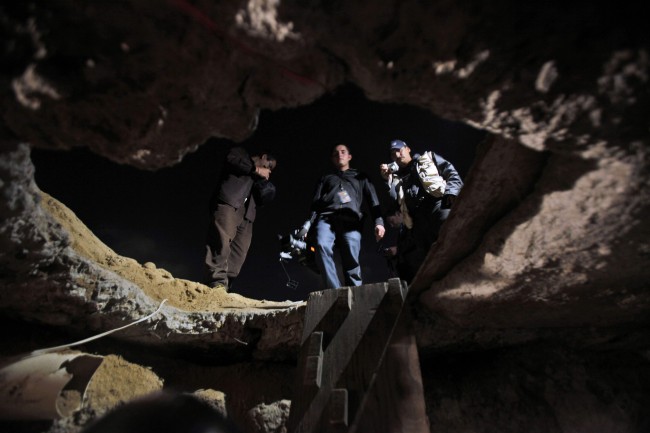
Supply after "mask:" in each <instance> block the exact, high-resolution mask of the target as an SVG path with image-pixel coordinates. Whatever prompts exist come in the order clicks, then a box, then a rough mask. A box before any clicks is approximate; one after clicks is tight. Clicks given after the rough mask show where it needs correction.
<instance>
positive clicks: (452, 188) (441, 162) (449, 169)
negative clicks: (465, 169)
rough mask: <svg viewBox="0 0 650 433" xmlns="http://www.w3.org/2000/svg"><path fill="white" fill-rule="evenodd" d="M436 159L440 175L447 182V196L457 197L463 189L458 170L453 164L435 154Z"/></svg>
mask: <svg viewBox="0 0 650 433" xmlns="http://www.w3.org/2000/svg"><path fill="white" fill-rule="evenodd" d="M434 155H435V158H436V165H437V166H438V170H439V171H440V175H441V176H442V178H443V179H444V180H445V181H446V182H447V189H446V191H445V195H455V196H457V195H458V194H460V190H461V188H462V187H463V181H462V180H461V178H460V175H459V174H458V172H457V171H456V168H455V167H454V166H453V164H452V163H451V162H449V161H447V160H446V159H444V158H442V157H441V156H440V155H438V154H434Z"/></svg>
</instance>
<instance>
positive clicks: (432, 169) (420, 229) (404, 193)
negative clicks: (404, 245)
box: [379, 140, 463, 269]
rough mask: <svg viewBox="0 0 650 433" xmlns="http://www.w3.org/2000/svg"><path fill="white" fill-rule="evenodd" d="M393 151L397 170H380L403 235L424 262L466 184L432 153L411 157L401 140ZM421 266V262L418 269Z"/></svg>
mask: <svg viewBox="0 0 650 433" xmlns="http://www.w3.org/2000/svg"><path fill="white" fill-rule="evenodd" d="M390 152H391V154H390V156H391V159H392V160H393V162H394V163H395V164H396V167H394V168H392V169H391V167H390V166H389V165H387V164H382V165H381V166H380V167H379V171H380V174H381V176H382V177H383V178H384V179H385V180H386V181H387V186H388V192H389V194H390V196H391V198H392V199H394V200H395V202H396V204H397V206H398V209H399V211H400V213H401V217H402V223H403V224H404V226H405V228H406V230H408V232H405V233H404V235H405V236H409V237H410V238H411V239H412V240H413V241H414V242H415V245H413V246H414V247H416V248H417V249H419V250H420V254H418V256H419V257H421V258H422V259H424V257H425V256H426V253H427V252H428V251H429V248H430V247H431V245H432V244H433V243H434V242H435V241H436V240H437V239H438V232H439V231H440V227H441V226H442V223H444V222H445V220H446V219H447V217H448V216H449V212H450V209H451V206H452V204H453V202H454V200H455V198H456V197H457V196H458V194H459V193H460V190H461V188H462V187H463V181H462V180H461V178H460V175H459V174H458V172H457V171H456V169H455V168H454V166H453V165H452V164H451V163H450V162H449V161H447V160H445V159H444V158H442V157H441V156H440V155H437V154H435V153H433V152H426V153H424V154H423V155H418V154H413V155H411V149H410V148H409V147H408V146H407V144H406V143H405V142H403V141H402V140H393V141H392V142H391V144H390ZM425 161H426V162H425ZM397 254H398V255H399V254H400V251H399V248H398V251H397ZM420 265H421V260H420V263H417V264H416V268H415V269H417V268H418V267H419V266H420Z"/></svg>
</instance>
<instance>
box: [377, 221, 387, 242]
mask: <svg viewBox="0 0 650 433" xmlns="http://www.w3.org/2000/svg"><path fill="white" fill-rule="evenodd" d="M385 233H386V229H385V228H384V226H382V225H379V224H377V225H376V226H375V239H377V241H380V240H381V239H382V238H383V237H384V234H385Z"/></svg>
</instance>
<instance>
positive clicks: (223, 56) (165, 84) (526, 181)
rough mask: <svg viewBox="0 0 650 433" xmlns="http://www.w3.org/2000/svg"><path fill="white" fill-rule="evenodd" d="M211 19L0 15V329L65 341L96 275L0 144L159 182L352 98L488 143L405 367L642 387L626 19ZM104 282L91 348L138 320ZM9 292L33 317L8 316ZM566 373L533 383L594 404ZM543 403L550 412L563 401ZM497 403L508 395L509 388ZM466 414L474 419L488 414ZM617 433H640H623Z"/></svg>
mask: <svg viewBox="0 0 650 433" xmlns="http://www.w3.org/2000/svg"><path fill="white" fill-rule="evenodd" d="M222 3H223V2H221V3H218V4H217V3H214V2H208V1H196V2H192V3H190V2H187V1H185V0H174V1H170V2H153V1H149V2H136V1H132V2H119V3H115V2H92V3H91V4H83V5H80V4H79V2H71V1H59V2H42V3H39V4H34V3H31V4H28V3H25V4H22V3H20V2H17V4H16V5H12V6H3V7H2V9H0V23H1V24H0V25H1V26H2V29H3V33H4V35H5V38H4V39H5V40H6V41H7V42H6V43H4V45H3V46H2V50H3V51H2V56H3V68H2V72H0V79H1V83H2V86H3V89H4V91H3V98H2V116H3V126H2V129H1V130H0V133H1V134H2V135H1V137H2V140H3V142H2V149H3V153H2V158H1V162H0V172H1V173H2V177H1V180H2V183H1V184H0V190H1V191H2V201H1V202H0V214H1V215H2V223H0V245H2V251H1V252H0V266H1V272H2V276H3V279H4V281H6V282H3V290H4V288H7V290H5V293H3V294H2V295H0V302H1V304H2V311H3V312H4V314H7V315H10V316H11V317H19V318H24V319H29V320H37V321H40V322H41V323H46V324H52V325H54V324H62V325H66V326H67V325H70V324H71V322H74V320H75V319H74V317H76V315H78V314H80V312H82V311H84V309H90V310H91V311H87V312H94V311H95V310H94V309H93V308H95V307H94V306H93V305H95V306H96V304H93V303H92V302H90V303H89V302H88V297H89V295H88V294H91V293H97V292H93V291H87V288H88V284H87V283H84V284H81V287H82V288H83V289H82V291H78V287H80V286H79V285H78V284H77V283H76V282H74V281H77V282H78V281H80V280H81V281H84V280H89V279H90V280H92V278H90V277H88V276H89V275H90V276H96V275H99V274H102V275H103V272H104V271H102V270H98V269H95V268H93V264H92V263H88V262H86V261H82V260H81V259H80V258H79V257H78V256H76V255H75V254H74V253H71V252H69V251H68V250H67V249H66V248H67V241H66V235H65V233H64V232H63V231H62V230H61V229H59V228H58V227H57V225H56V224H55V223H54V222H53V221H52V219H51V218H50V217H48V215H46V214H45V213H44V212H43V210H42V208H41V207H40V206H39V205H38V199H37V198H36V196H37V191H36V188H35V186H34V185H33V176H32V172H31V171H32V167H31V164H30V163H29V160H28V152H27V150H26V148H25V146H18V145H17V143H18V142H22V143H29V144H30V145H32V146H39V147H49V148H62V149H63V148H70V147H74V146H88V147H90V148H91V149H92V150H93V151H95V152H97V153H99V154H101V155H103V156H105V157H107V158H110V159H112V160H114V161H118V162H122V163H126V164H131V165H133V166H136V167H139V168H142V169H156V168H160V167H163V166H168V165H171V164H174V163H176V162H178V161H179V160H180V159H181V158H182V157H183V155H185V154H187V153H188V152H191V151H192V150H194V149H196V146H198V145H200V144H202V143H203V142H205V140H206V139H208V138H209V137H212V136H217V137H226V138H230V139H233V140H241V139H243V138H245V137H247V136H249V135H250V134H251V133H252V131H253V130H254V128H255V125H256V122H257V114H258V112H259V110H262V109H277V108H281V107H294V106H299V105H304V104H308V103H310V102H312V101H313V100H314V99H316V98H317V97H319V96H321V95H323V94H324V93H326V92H327V91H329V90H333V89H334V88H336V87H337V86H338V85H340V84H342V83H346V82H352V83H354V84H356V85H357V86H359V87H360V88H362V89H363V90H364V91H365V93H366V95H367V96H368V98H370V99H372V100H376V101H385V102H399V103H405V104H411V105H417V106H420V107H424V108H427V109H430V110H431V111H432V112H433V113H434V114H436V115H438V116H441V117H445V118H447V119H451V120H459V121H464V122H466V123H468V124H471V125H473V126H475V127H478V128H482V129H485V130H487V131H489V132H491V133H492V134H494V137H493V139H491V140H490V142H489V143H486V144H485V145H484V146H483V147H482V148H481V149H480V151H479V156H478V157H477V160H476V162H475V164H474V167H473V169H472V173H471V175H470V176H469V177H468V179H467V182H466V186H465V188H464V190H463V193H462V195H461V197H460V199H459V200H458V201H457V204H456V205H455V208H454V210H453V211H452V216H451V218H450V219H449V221H448V222H447V224H446V225H445V227H444V228H443V231H442V232H441V237H440V240H439V242H438V243H437V244H436V245H435V246H434V247H433V248H432V250H431V251H430V254H429V257H428V258H427V261H426V262H425V264H424V266H423V267H422V269H421V271H420V273H419V274H418V276H417V277H416V279H415V281H414V282H413V285H412V288H411V293H412V297H413V300H415V301H417V302H416V307H418V311H417V313H418V314H417V318H418V319H419V320H418V321H417V323H416V329H417V332H418V338H419V343H420V346H421V347H422V349H423V350H424V351H427V353H429V352H431V353H438V354H439V353H444V352H445V351H451V350H455V348H462V349H463V350H466V349H468V348H471V349H474V350H479V349H483V348H485V347H491V348H494V347H507V346H509V345H512V344H515V343H523V342H528V343H532V342H535V341H537V340H539V339H541V338H543V339H545V340H547V341H548V340H552V341H555V342H559V343H561V344H565V343H567V344H570V345H571V346H573V347H576V345H577V346H578V347H588V346H589V347H599V348H609V349H612V348H614V349H616V350H619V351H623V352H625V353H626V354H627V355H626V356H627V357H626V358H625V359H626V360H627V361H629V362H628V363H626V365H634V366H635V367H634V368H638V369H639V371H644V372H646V373H645V375H644V374H641V373H640V376H639V378H636V379H635V378H626V380H623V381H622V383H623V386H625V385H626V384H633V383H635V380H637V381H640V382H641V383H646V384H647V383H648V381H647V377H648V376H647V369H648V366H647V359H646V360H645V361H643V358H642V361H639V362H638V363H636V364H635V363H634V361H633V360H630V358H629V357H630V356H632V355H630V353H633V352H635V351H638V352H640V353H643V352H645V353H646V354H647V351H648V347H649V346H648V343H649V342H648V340H647V333H644V332H642V330H643V328H644V327H647V324H648V318H649V317H650V314H649V313H650V305H649V303H650V295H649V294H648V281H650V266H649V265H650V228H649V224H648V222H647V220H648V215H650V212H649V211H650V209H649V208H650V188H649V184H650V169H649V168H650V167H649V166H650V161H649V157H648V149H649V143H648V135H649V134H648V118H649V117H650V116H649V115H650V110H649V108H648V107H650V105H649V104H650V98H649V93H648V76H649V73H650V57H649V52H650V43H649V39H648V38H649V36H648V34H647V31H646V27H645V23H643V22H642V20H643V14H640V13H638V11H636V10H634V9H633V8H632V7H628V6H625V5H619V4H617V5H616V7H613V6H611V7H603V8H602V9H599V8H597V7H596V6H594V5H592V4H589V5H584V6H581V5H571V4H569V3H568V2H564V3H561V4H557V5H554V4H549V3H548V2H536V3H531V4H526V5H522V4H520V3H518V2H514V1H503V2H497V3H494V2H491V3H490V4H487V3H483V2H470V3H466V4H463V5H462V6H461V5H459V4H457V3H454V2H433V3H432V2H418V1H414V0H413V1H406V2H337V3H336V4H331V3H327V2H323V3H320V2H282V3H276V2H262V1H249V2H248V3H245V2H227V4H222ZM75 276H76V277H78V278H77V279H76V280H74V277H75ZM46 278H47V280H51V281H55V282H56V285H55V287H56V290H54V291H52V290H51V289H50V288H49V286H47V287H46V286H45V285H44V284H45V283H44V281H47V280H46ZM104 280H106V281H111V283H110V284H112V285H113V286H119V287H120V288H121V289H120V290H126V291H128V292H129V293H130V294H129V295H128V296H125V297H124V299H137V302H135V303H134V304H129V303H128V302H125V303H124V304H119V305H118V307H116V308H115V310H112V309H111V308H112V304H109V303H106V304H105V305H108V306H109V307H111V308H108V310H107V311H106V313H107V315H106V316H100V317H108V318H111V317H112V318H114V319H104V318H100V319H96V320H97V321H98V322H104V321H106V322H107V323H105V324H103V325H102V324H97V326H96V328H98V329H103V328H104V326H109V325H110V323H108V322H111V320H113V321H116V320H117V319H118V318H120V317H133V316H136V314H135V313H134V311H140V310H141V311H150V310H151V309H153V308H154V307H155V303H153V302H152V301H151V300H148V299H146V297H145V296H143V295H141V294H138V293H139V292H138V290H137V287H130V286H129V282H128V281H127V282H119V283H118V282H114V281H115V277H114V276H110V277H109V276H107V277H104ZM18 289H20V291H21V293H23V294H26V295H27V296H30V295H29V293H32V294H34V295H33V296H34V298H33V299H34V300H35V299H43V297H45V299H48V302H51V303H52V306H49V307H48V305H45V304H46V303H43V302H42V301H41V302H40V303H38V304H37V303H35V302H33V303H32V304H31V305H20V301H19V299H18V298H17V295H16V294H15V293H13V292H12V291H15V290H18ZM46 293H47V294H46ZM90 298H91V300H92V297H90ZM89 305H90V306H91V307H89ZM134 306H136V307H137V308H135V309H133V308H132V307H134ZM138 309H139V310H138ZM100 310H102V311H103V308H100ZM282 314H284V313H282ZM295 314H297V313H295ZM260 317H263V316H260ZM179 320H181V321H185V320H188V319H187V318H182V319H179ZM256 320H258V319H256ZM259 320H262V321H263V318H262V319H259ZM287 320H289V321H291V320H294V319H287ZM169 323H174V322H173V321H171V322H169ZM182 323H187V322H182ZM192 323H195V322H192ZM259 326H263V325H259ZM259 326H257V325H256V326H255V327H254V328H255V329H258V328H259ZM273 326H276V325H273ZM277 326H280V327H281V326H283V325H282V324H279V325H277ZM267 329H269V328H267ZM287 329H288V328H287ZM180 334H182V333H180ZM279 334H280V333H278V335H279ZM298 334H299V332H296V334H295V335H296V337H295V339H294V340H293V343H291V342H290V341H286V340H285V341H283V342H282V348H283V349H281V350H279V352H274V351H273V345H272V344H271V346H270V347H269V350H268V351H265V352H264V353H265V354H264V355H263V356H260V358H264V357H265V356H269V357H271V358H273V357H275V356H276V355H277V353H282V355H277V356H278V357H279V358H282V357H284V356H288V357H292V356H293V355H292V354H291V353H290V352H291V350H288V351H285V349H286V348H291V347H296V344H297V343H296V341H297V338H298V337H297V335H298ZM242 335H243V334H242ZM221 343H223V342H222V341H216V342H215V345H217V346H219V344H221ZM292 344H293V346H292ZM294 353H295V352H294ZM558 353H562V354H563V353H564V352H562V351H561V352H558ZM538 355H539V356H543V355H544V352H543V351H541V352H539V353H538ZM512 356H514V357H516V356H518V355H517V354H513V355H512ZM522 356H524V357H525V355H522ZM573 356H574V355H571V356H564V355H557V356H556V358H557V359H556V358H554V359H553V360H552V361H549V364H552V365H553V368H554V369H555V370H553V371H555V372H557V371H561V370H562V369H563V368H565V371H566V372H567V374H573V373H571V372H576V371H578V373H576V374H579V375H582V376H584V377H592V378H596V379H595V380H601V379H602V380H603V381H604V382H603V383H606V384H608V385H607V386H605V385H603V386H604V388H603V389H606V390H609V389H611V388H612V386H610V385H611V384H612V383H615V381H616V379H613V378H611V377H605V376H606V375H604V374H603V373H602V372H601V370H598V372H597V373H593V369H591V370H590V369H589V368H587V367H585V368H584V369H583V368H582V367H581V365H582V363H583V361H582V358H580V356H578V358H580V359H578V360H576V359H574V358H573ZM585 356H586V355H585ZM646 356H647V355H646ZM614 358H615V356H613V357H612V359H614ZM514 364H516V362H515V361H513V365H514ZM542 364H543V363H542ZM535 365H536V367H539V368H541V369H543V368H544V366H543V365H542V367H540V365H541V364H535ZM567 365H571V367H570V368H569V367H566V366H567ZM468 368H469V367H468ZM425 369H426V366H425ZM489 374H490V373H489V372H486V373H485V375H486V376H482V377H484V378H485V377H487V376H489ZM503 374H504V377H505V376H506V374H505V373H503ZM540 374H541V376H543V374H544V373H543V372H542V373H540ZM553 374H554V375H555V377H558V376H561V374H560V373H553ZM521 377H522V379H521V381H522V382H521V383H524V382H525V374H523V373H522V375H521ZM644 378H645V379H644ZM476 380H477V383H480V381H481V378H480V377H477V378H476ZM537 380H539V381H542V379H540V377H537ZM432 382H434V380H433V379H432ZM489 383H490V381H489V380H485V382H484V384H485V386H489ZM540 383H541V382H540ZM425 384H426V382H425ZM556 384H557V387H556V388H555V389H554V390H552V391H548V390H547V394H546V395H547V398H549V399H550V398H551V397H549V396H560V395H562V392H561V390H560V388H562V386H563V385H562V383H561V381H557V382H556ZM434 385H435V384H434V383H432V384H431V386H434ZM477 386H478V385H477ZM450 387H451V385H450ZM430 389H432V388H430ZM504 389H505V391H504V392H514V393H515V394H516V393H517V392H520V393H521V394H518V395H520V396H521V395H523V394H525V392H526V389H525V386H523V385H522V387H518V386H514V385H513V386H512V387H507V386H506V387H505V388H504ZM522 389H523V390H522ZM574 389H578V391H579V392H576V393H575V394H572V396H576V397H575V398H576V401H577V400H580V399H582V401H584V399H587V398H596V397H594V395H595V394H597V392H596V391H593V390H591V391H590V388H589V387H588V386H582V385H580V386H577V387H574ZM513 390H514V391H513ZM592 391H593V393H595V394H589V392H592ZM585 396H588V397H585ZM617 396H619V397H620V395H619V394H617ZM428 398H429V399H430V402H434V403H435V404H433V405H430V415H431V416H432V417H437V418H440V417H441V414H449V413H450V411H449V408H450V407H451V408H452V409H454V410H459V411H460V412H459V413H465V412H464V411H462V410H461V409H462V408H463V407H464V406H463V405H464V404H467V406H465V407H470V408H471V407H473V406H472V404H471V403H472V401H471V399H469V400H468V399H466V400H465V401H464V403H463V402H462V401H451V402H450V401H446V400H445V398H447V397H444V398H443V397H440V396H436V395H431V392H429V394H428ZM481 398H482V397H481ZM481 398H477V400H476V401H478V402H479V403H478V404H483V403H485V402H486V401H490V399H489V396H487V397H485V400H482V399H481ZM517 398H520V397H517ZM620 398H622V399H626V398H630V399H631V400H632V401H633V400H634V398H635V395H634V393H630V394H627V395H625V396H622V397H620ZM646 398H647V396H646ZM636 401H639V400H638V399H637V400H636ZM503 402H504V403H503V405H504V407H508V404H509V400H508V399H504V400H503ZM510 403H511V402H510ZM569 406H570V405H569ZM566 407H568V406H562V408H563V410H564V409H566ZM589 407H592V408H594V411H598V410H605V412H606V409H607V408H605V409H603V408H604V406H601V405H598V404H594V405H592V406H589ZM558 410H559V409H558ZM633 410H634V409H630V411H628V412H627V415H630V413H631V412H632V411H633ZM612 411H613V410H612ZM614 412H615V411H613V412H611V413H614ZM530 413H536V409H534V408H532V409H530ZM459 416H460V415H459ZM486 417H489V414H486ZM613 418H615V415H612V416H611V417H610V418H609V419H613ZM630 419H631V418H630ZM622 422H623V424H625V425H626V426H627V428H628V431H642V423H641V424H634V421H629V422H627V421H622ZM499 425H501V424H499ZM539 425H541V424H539ZM576 425H577V424H575V423H574V424H571V423H569V422H568V421H567V424H566V425H565V427H566V428H567V429H568V430H566V431H581V430H580V427H579V426H578V427H576ZM456 426H457V425H456ZM501 426H502V427H503V425H501ZM635 426H636V427H635ZM543 427H545V428H546V427H548V426H547V425H544V426H543ZM616 427H617V428H618V427H621V426H620V425H617V426H616ZM513 428H514V427H513ZM556 428H557V429H559V427H557V425H556ZM550 429H551V430H552V429H553V426H551V427H550ZM542 430H544V431H549V430H548V429H546V430H545V429H544V428H543V429H542ZM501 431H506V429H504V428H501ZM512 431H515V430H512Z"/></svg>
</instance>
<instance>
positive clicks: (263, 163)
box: [255, 154, 277, 171]
mask: <svg viewBox="0 0 650 433" xmlns="http://www.w3.org/2000/svg"><path fill="white" fill-rule="evenodd" d="M276 164H277V163H276V161H275V160H274V159H271V160H269V159H268V158H267V155H266V154H264V155H262V156H261V157H260V158H259V159H258V160H257V161H256V162H255V165H257V166H258V167H262V168H268V169H269V170H271V171H273V170H275V166H276Z"/></svg>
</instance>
